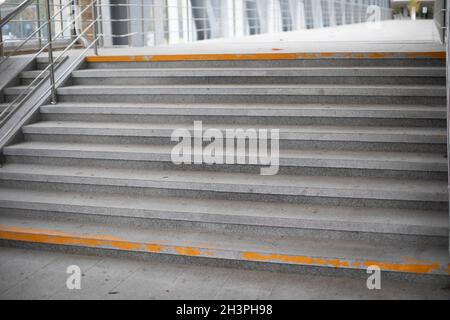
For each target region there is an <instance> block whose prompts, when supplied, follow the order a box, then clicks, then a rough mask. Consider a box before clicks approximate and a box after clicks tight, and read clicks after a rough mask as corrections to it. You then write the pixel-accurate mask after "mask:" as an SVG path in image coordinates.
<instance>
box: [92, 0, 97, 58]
mask: <svg viewBox="0 0 450 320" xmlns="http://www.w3.org/2000/svg"><path fill="white" fill-rule="evenodd" d="M97 16H98V15H97V0H95V1H93V2H92V17H93V20H94V25H93V30H94V37H93V40H92V41H94V54H95V55H96V56H98V44H97V35H98V29H97V23H98V21H97Z"/></svg>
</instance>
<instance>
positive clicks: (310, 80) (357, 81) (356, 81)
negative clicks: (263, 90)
mask: <svg viewBox="0 0 450 320" xmlns="http://www.w3.org/2000/svg"><path fill="white" fill-rule="evenodd" d="M30 82H31V79H30V81H29V80H28V79H22V83H23V84H28V83H30ZM124 83H126V84H127V85H171V84H173V85H177V84H187V85H193V84H235V85H237V84H274V83H276V84H339V85H344V84H347V85H442V86H445V78H442V77H327V76H324V77H321V76H318V77H312V76H311V77H270V76H262V77H241V76H239V77H161V78H158V77H142V78H140V77H105V78H103V77H72V84H73V85H123V84H124Z"/></svg>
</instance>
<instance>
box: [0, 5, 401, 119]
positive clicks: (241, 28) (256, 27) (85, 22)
mask: <svg viewBox="0 0 450 320" xmlns="http://www.w3.org/2000/svg"><path fill="white" fill-rule="evenodd" d="M374 3H379V4H386V3H388V1H387V0H297V1H288V0H264V1H263V0H145V1H144V0H128V1H127V2H126V3H116V4H112V3H110V1H109V0H91V1H89V0H78V1H75V0H24V1H23V2H22V3H20V4H19V5H17V6H16V7H15V8H14V9H13V10H12V11H11V12H8V13H7V14H6V16H4V17H3V18H1V17H0V59H1V60H0V66H1V65H2V64H4V63H5V62H6V61H8V59H9V58H10V57H12V56H14V55H16V54H19V53H21V50H22V49H23V48H25V47H26V46H30V47H31V48H33V49H34V55H33V57H32V59H34V58H37V57H38V56H41V55H42V54H44V53H47V54H48V59H49V60H48V62H49V63H48V65H47V66H46V67H45V68H44V70H42V71H41V72H40V73H39V75H37V76H36V77H35V78H34V79H33V80H32V81H31V83H30V84H29V85H28V86H27V87H26V88H25V89H24V90H23V91H22V92H21V93H20V94H19V95H18V96H17V97H16V98H15V99H14V101H12V102H11V103H9V104H8V106H7V107H6V109H4V110H3V111H2V113H1V114H0V125H1V124H3V123H4V122H5V121H6V120H7V119H8V117H10V116H11V114H13V113H14V110H16V109H17V108H19V107H20V105H21V104H22V103H23V102H24V101H26V100H27V99H28V98H29V96H30V95H31V94H32V93H33V92H34V90H35V89H36V88H38V87H40V86H41V85H42V84H43V83H44V82H45V81H47V80H48V79H49V80H50V85H49V89H50V90H51V102H52V103H56V99H57V95H56V82H57V81H56V79H55V68H56V67H57V66H58V64H59V63H61V62H62V60H63V59H64V58H65V57H66V56H67V55H68V53H69V50H71V49H72V48H73V47H74V46H75V45H76V44H79V43H83V44H84V47H85V48H93V51H94V54H98V48H99V47H111V46H122V45H125V46H130V47H145V46H154V45H158V44H166V43H179V42H192V41H198V40H206V39H213V38H227V37H228V38H229V37H239V36H246V35H256V34H264V33H274V32H286V31H295V30H301V29H311V28H321V27H328V26H338V25H344V24H353V23H363V22H366V21H367V19H368V18H370V15H369V10H368V9H369V8H371V6H373V4H374ZM30 8H34V9H35V11H36V14H35V16H34V18H33V17H31V18H30V17H28V19H24V17H23V16H21V15H22V14H23V12H25V11H26V10H30ZM377 8H378V9H379V10H378V19H380V20H385V19H390V18H392V15H391V10H390V8H388V7H387V6H386V7H377ZM40 9H45V10H40ZM41 11H42V12H41ZM42 13H44V15H45V17H44V18H43V17H42V16H41V14H42ZM18 17H20V19H19V18H18ZM24 21H25V22H26V23H35V26H36V27H35V28H34V29H33V30H31V31H30V32H29V33H28V34H26V35H25V36H24V37H23V38H20V37H19V36H17V35H15V36H14V39H6V37H5V35H4V34H2V30H3V29H4V28H5V27H6V26H8V25H11V24H12V23H16V22H17V23H18V22H24ZM56 45H58V46H59V49H60V52H59V54H58V56H57V57H56V59H55V58H54V51H55V50H54V49H55V47H56Z"/></svg>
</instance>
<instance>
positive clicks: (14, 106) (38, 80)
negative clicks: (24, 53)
mask: <svg viewBox="0 0 450 320" xmlns="http://www.w3.org/2000/svg"><path fill="white" fill-rule="evenodd" d="M97 1H98V0H92V1H91V3H90V5H88V6H86V7H85V8H84V9H83V10H82V11H81V12H79V13H78V14H77V15H76V16H75V17H74V18H73V21H76V20H77V19H78V18H80V17H81V16H82V14H84V13H85V12H86V11H87V10H88V9H89V7H91V8H95V7H96V4H97ZM65 7H66V6H64V7H63V8H61V10H62V9H64V8H65ZM59 12H60V10H59V11H58V12H57V13H56V14H54V15H53V16H51V15H50V0H47V1H46V15H47V21H46V22H45V24H44V25H45V26H47V28H48V42H47V43H46V44H45V45H44V46H43V47H42V48H41V49H40V50H39V51H38V52H37V53H36V54H35V55H34V56H33V57H32V59H35V58H36V57H38V56H39V55H40V54H41V53H42V52H44V50H45V49H47V48H48V54H49V64H48V65H47V66H46V67H45V68H44V69H43V70H42V71H41V72H40V73H39V74H38V75H37V76H36V77H35V78H34V79H33V81H31V83H30V84H29V85H28V86H27V87H26V88H25V90H23V91H22V92H21V93H20V94H19V95H18V96H17V97H16V98H15V99H14V100H13V101H12V102H10V103H9V104H8V106H7V107H6V108H5V109H4V110H3V111H2V112H1V113H0V127H1V126H2V125H3V124H4V123H5V122H6V121H7V120H8V119H9V118H10V117H11V116H12V114H13V113H14V112H15V111H16V110H18V109H19V108H20V106H21V105H22V104H23V103H24V102H25V101H27V99H28V98H29V97H30V96H31V95H32V94H33V93H34V92H35V90H36V89H37V88H38V87H40V86H41V85H42V84H43V83H44V82H45V81H47V80H48V79H50V86H49V87H48V88H47V89H46V91H45V92H46V93H48V92H49V90H50V93H51V97H50V102H51V103H52V104H55V103H56V101H57V96H56V86H57V83H58V81H59V80H60V79H61V77H59V78H58V79H55V65H56V64H58V63H59V62H61V61H62V59H64V55H65V54H66V53H67V52H68V51H69V50H70V49H72V47H73V46H74V45H75V44H76V43H78V41H79V40H80V39H81V38H82V37H83V36H84V35H85V34H86V33H87V31H88V30H89V29H91V28H92V27H94V33H96V30H97V28H96V27H95V25H96V24H97V22H98V20H99V19H100V18H101V16H97V15H96V14H95V17H96V19H95V20H92V22H91V23H90V24H89V25H88V26H86V27H85V28H84V30H82V31H81V32H80V33H79V34H78V35H77V36H76V37H75V38H74V39H73V40H72V41H71V42H70V43H69V44H68V45H67V46H66V48H65V49H64V50H63V51H62V52H61V53H60V55H59V56H58V57H57V58H56V59H54V57H53V43H54V40H55V38H57V37H59V36H60V35H63V34H64V32H65V31H66V30H67V29H68V28H69V27H71V24H68V25H67V26H66V27H65V28H63V30H61V31H60V32H59V33H58V34H57V35H56V36H55V37H54V38H53V37H52V29H51V26H52V22H53V18H54V17H55V16H56V15H58V13H59ZM36 31H37V30H36ZM99 39H100V36H97V35H95V37H94V40H93V41H92V43H91V44H90V45H88V46H87V48H91V47H92V46H94V47H95V48H96V47H97V42H98V41H99ZM96 50H97V49H95V51H96ZM82 56H84V52H83V53H82V54H81V55H79V56H78V59H79V58H80V57H82ZM78 59H75V60H78ZM69 68H70V67H69ZM65 72H67V71H65ZM65 72H63V75H64V74H65Z"/></svg>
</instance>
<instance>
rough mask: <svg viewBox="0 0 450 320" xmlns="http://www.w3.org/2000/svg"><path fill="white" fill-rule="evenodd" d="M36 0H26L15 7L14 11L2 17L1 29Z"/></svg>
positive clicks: (0, 20)
mask: <svg viewBox="0 0 450 320" xmlns="http://www.w3.org/2000/svg"><path fill="white" fill-rule="evenodd" d="M33 1H34V0H25V1H24V2H22V3H21V4H19V5H18V6H17V7H15V8H14V10H13V11H11V12H10V13H8V14H7V15H6V16H5V17H3V18H2V19H0V29H1V28H3V27H4V26H5V25H6V24H7V23H8V22H9V21H10V20H12V18H14V17H15V16H16V15H18V14H19V13H21V12H22V11H23V10H25V9H26V8H28V6H29V5H30V4H31V3H32V2H33Z"/></svg>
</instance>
